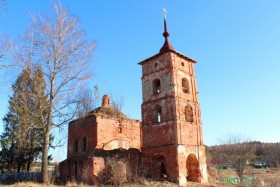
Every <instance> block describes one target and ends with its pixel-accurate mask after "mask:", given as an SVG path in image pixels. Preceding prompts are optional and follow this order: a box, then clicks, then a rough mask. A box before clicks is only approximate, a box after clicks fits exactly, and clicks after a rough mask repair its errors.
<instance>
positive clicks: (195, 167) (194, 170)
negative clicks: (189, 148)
mask: <svg viewBox="0 0 280 187" xmlns="http://www.w3.org/2000/svg"><path fill="white" fill-rule="evenodd" d="M187 180H188V181H193V182H201V173H200V170H199V164H198V161H197V158H196V156H195V155H194V154H190V155H189V156H188V158H187Z"/></svg>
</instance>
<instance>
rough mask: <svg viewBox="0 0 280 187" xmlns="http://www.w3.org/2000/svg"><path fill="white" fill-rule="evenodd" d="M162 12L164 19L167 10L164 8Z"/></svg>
mask: <svg viewBox="0 0 280 187" xmlns="http://www.w3.org/2000/svg"><path fill="white" fill-rule="evenodd" d="M162 12H163V16H164V18H166V14H167V10H166V9H165V8H163V9H162Z"/></svg>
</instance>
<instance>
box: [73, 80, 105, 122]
mask: <svg viewBox="0 0 280 187" xmlns="http://www.w3.org/2000/svg"><path fill="white" fill-rule="evenodd" d="M76 99H77V101H76V102H77V117H78V118H83V117H85V116H87V115H88V113H89V112H90V111H91V110H93V109H94V108H96V107H97V106H98V103H100V93H99V89H98V86H97V85H94V88H93V91H92V90H91V89H90V87H88V86H86V87H82V89H81V90H80V91H79V92H78V94H77V97H76Z"/></svg>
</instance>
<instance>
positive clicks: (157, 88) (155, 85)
mask: <svg viewBox="0 0 280 187" xmlns="http://www.w3.org/2000/svg"><path fill="white" fill-rule="evenodd" d="M160 91H161V86H160V80H159V79H155V80H154V81H153V92H154V94H159V93H160Z"/></svg>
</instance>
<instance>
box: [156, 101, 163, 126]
mask: <svg viewBox="0 0 280 187" xmlns="http://www.w3.org/2000/svg"><path fill="white" fill-rule="evenodd" d="M155 121H156V122H157V123H161V122H162V109H161V107H160V106H158V105H157V106H155Z"/></svg>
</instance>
